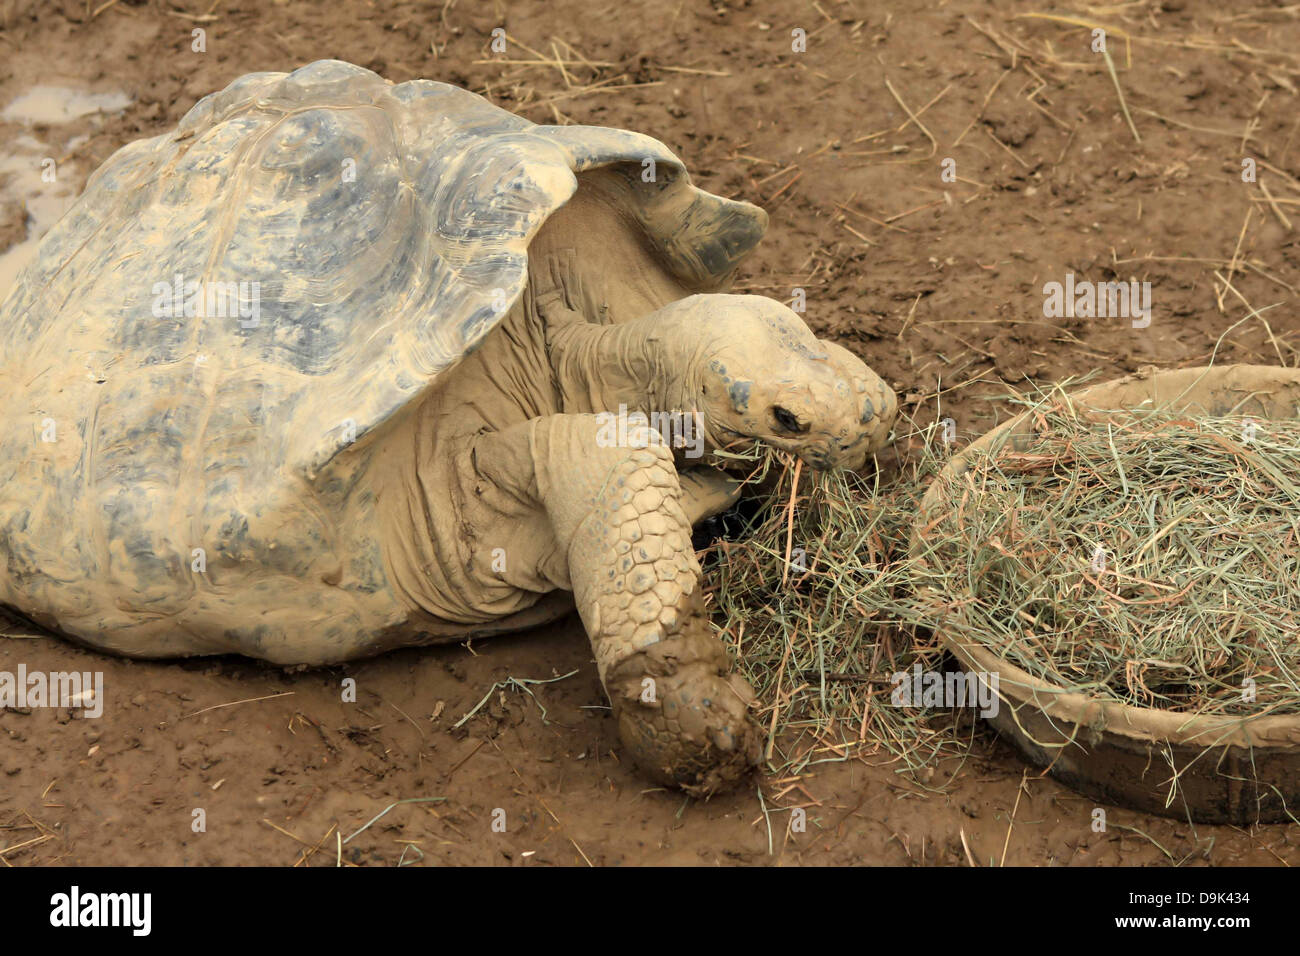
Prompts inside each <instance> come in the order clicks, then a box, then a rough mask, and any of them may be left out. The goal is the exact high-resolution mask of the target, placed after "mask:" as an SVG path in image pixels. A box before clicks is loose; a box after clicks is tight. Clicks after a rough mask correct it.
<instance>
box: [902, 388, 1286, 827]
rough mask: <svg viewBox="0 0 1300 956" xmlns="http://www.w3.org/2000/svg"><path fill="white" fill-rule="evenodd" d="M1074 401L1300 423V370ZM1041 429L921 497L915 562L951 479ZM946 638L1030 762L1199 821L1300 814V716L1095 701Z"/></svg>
mask: <svg viewBox="0 0 1300 956" xmlns="http://www.w3.org/2000/svg"><path fill="white" fill-rule="evenodd" d="M1072 399H1073V401H1074V402H1075V403H1077V404H1078V405H1080V406H1084V407H1087V406H1091V407H1093V408H1097V409H1121V408H1143V409H1150V408H1161V407H1163V408H1167V409H1169V410H1171V411H1185V412H1187V413H1188V414H1189V416H1193V417H1209V416H1213V417H1223V416H1229V415H1243V416H1250V417H1252V418H1257V419H1261V420H1263V419H1281V418H1288V419H1294V418H1297V417H1300V370H1297V369H1288V368H1280V367H1275V366H1262V365H1226V366H1219V367H1214V368H1193V369H1180V370H1178V371H1170V372H1149V373H1139V374H1138V375H1130V376H1128V377H1126V378H1122V379H1117V380H1115V381H1112V382H1106V383H1104V384H1100V385H1095V386H1092V387H1090V388H1087V389H1083V390H1081V391H1079V392H1077V393H1074V394H1073V395H1072ZM1030 431H1031V423H1030V421H1029V420H1028V415H1027V414H1024V415H1020V416H1017V417H1016V418H1013V419H1011V420H1010V421H1008V422H1004V423H1003V424H1002V425H999V426H998V427H997V428H995V429H993V430H992V431H990V432H988V433H987V434H985V435H983V436H982V437H981V438H979V440H977V441H976V442H974V443H973V444H972V445H971V446H970V447H968V448H967V449H965V450H964V451H963V452H962V453H961V454H959V455H956V456H954V457H953V459H952V461H951V462H949V463H948V465H947V467H945V468H944V470H943V472H942V473H941V474H940V475H939V477H938V478H937V479H936V480H935V481H934V483H932V484H931V486H930V488H929V489H928V491H927V492H926V495H925V497H924V498H923V499H922V501H921V508H920V515H919V517H918V519H917V522H916V524H915V525H914V531H913V538H912V552H913V554H914V555H917V554H919V553H920V552H921V550H922V549H921V544H920V543H921V541H922V540H923V533H922V529H925V528H927V527H930V526H931V523H932V522H933V521H934V520H935V518H936V516H938V515H939V514H940V509H942V508H943V507H945V501H944V494H943V491H944V482H945V480H946V479H950V478H953V477H956V476H959V475H961V474H962V473H963V472H964V471H965V470H966V469H967V468H968V467H969V464H968V461H969V458H970V456H971V454H972V453H975V452H982V451H984V450H987V449H990V448H992V447H994V446H996V445H997V444H999V443H1002V442H1005V441H1012V442H1014V441H1015V440H1016V436H1017V435H1026V434H1028V433H1030ZM950 613H952V614H959V613H961V611H960V609H959V608H957V609H954V610H952V611H951V612H950ZM937 633H938V636H939V638H940V640H941V641H942V642H943V644H944V646H945V647H946V648H947V650H948V651H949V652H951V653H952V655H953V656H954V657H955V658H956V659H957V661H958V662H959V664H960V666H961V668H962V669H963V670H966V671H973V672H977V673H986V674H993V673H996V674H997V675H998V684H997V690H998V695H999V697H1000V698H1001V701H1000V705H999V707H998V708H997V713H996V714H995V715H994V716H991V717H989V718H988V719H989V720H990V722H991V723H992V724H993V725H994V726H995V727H996V728H997V729H998V731H999V733H1001V734H1002V735H1003V736H1004V737H1005V738H1007V739H1008V740H1010V741H1011V742H1012V743H1014V745H1015V746H1016V748H1017V749H1018V750H1019V751H1020V752H1021V753H1022V754H1023V755H1024V756H1025V758H1026V759H1028V761H1029V762H1030V763H1032V764H1033V765H1034V766H1037V767H1043V768H1046V769H1047V771H1048V773H1050V774H1051V775H1052V776H1053V777H1056V778H1057V779H1058V780H1060V781H1061V782H1062V783H1064V784H1066V785H1067V786H1069V787H1071V788H1072V789H1074V790H1076V791H1078V792H1080V793H1082V794H1084V795H1086V796H1089V797H1092V798H1094V799H1096V800H1098V801H1101V802H1105V803H1111V804H1117V805H1121V806H1126V807H1131V808H1133V809H1136V810H1142V811H1145V812H1148V813H1157V814H1161V815H1164V816H1170V817H1177V818H1180V819H1185V820H1191V821H1193V822H1203V823H1233V824H1238V825H1248V824H1251V823H1255V822H1260V823H1275V822H1282V821H1286V820H1292V821H1295V820H1296V819H1297V817H1300V715H1273V716H1268V715H1265V716H1224V715H1217V714H1205V715H1197V714H1189V713H1181V712H1176V711H1172V710H1163V709H1157V708H1147V707H1139V706H1133V705H1130V704H1126V703H1122V702H1119V701H1116V700H1113V699H1103V698H1101V697H1092V696H1088V695H1085V694H1082V693H1077V692H1071V691H1068V690H1066V689H1064V688H1062V687H1059V686H1056V685H1053V684H1051V683H1048V682H1045V681H1043V680H1041V679H1039V678H1037V677H1034V676H1032V675H1030V674H1029V673H1028V672H1026V671H1024V670H1022V669H1021V668H1019V667H1017V666H1015V665H1013V664H1011V663H1009V662H1007V661H1006V660H1003V659H1002V658H1001V657H999V656H998V655H997V654H995V653H994V652H993V651H992V650H990V649H989V647H987V646H986V645H984V644H977V643H969V642H964V641H959V640H958V639H957V638H956V637H955V636H954V634H953V633H952V632H951V631H949V632H947V633H945V629H944V628H943V627H942V625H940V626H939V628H938V629H937ZM1296 639H1297V640H1300V634H1297V637H1296ZM1288 811H1289V813H1288ZM1292 814H1293V815H1294V816H1293V815H1292Z"/></svg>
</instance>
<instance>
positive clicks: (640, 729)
mask: <svg viewBox="0 0 1300 956" xmlns="http://www.w3.org/2000/svg"><path fill="white" fill-rule="evenodd" d="M599 431H600V429H599V425H598V423H597V419H596V417H595V416H594V415H554V416H550V417H547V418H541V419H535V420H533V421H531V422H528V423H526V424H524V425H521V426H516V427H515V428H511V429H507V430H506V431H504V432H500V433H496V434H488V435H483V436H481V437H480V438H479V440H478V442H477V443H476V447H475V460H476V465H477V468H478V470H479V472H480V474H482V475H483V476H484V477H487V478H490V479H491V480H492V481H493V482H495V483H497V484H498V485H501V484H509V485H514V486H515V487H520V484H521V483H520V479H521V477H522V476H521V475H520V474H519V473H518V472H519V469H520V466H521V465H522V464H523V459H524V458H525V457H526V456H525V455H524V454H522V448H527V449H528V450H529V451H530V452H531V455H529V456H527V457H531V460H532V475H531V476H529V477H530V479H531V480H529V481H527V482H526V485H527V486H530V487H528V489H527V490H528V491H529V493H530V494H532V495H534V496H535V497H536V500H537V501H538V503H539V504H540V505H541V507H543V508H544V509H545V511H546V513H547V515H548V517H549V518H550V521H551V525H552V527H553V530H554V532H555V536H556V540H557V543H558V545H559V554H560V555H563V556H565V557H566V558H567V569H566V573H567V578H568V580H567V581H561V582H557V583H560V584H561V585H562V586H567V587H569V588H570V589H571V590H572V591H573V594H574V599H575V602H576V604H577V606H578V612H579V614H580V615H581V617H582V621H583V624H584V625H585V626H586V629H587V633H588V635H589V637H590V638H591V644H592V649H593V650H594V652H595V657H596V666H597V670H598V672H599V674H600V678H601V681H602V683H603V684H604V686H605V691H606V693H607V694H608V695H609V698H610V703H611V705H612V707H613V711H614V717H615V719H616V720H617V722H618V728H619V736H620V738H621V739H622V741H623V745H624V747H625V748H626V749H627V750H628V751H630V752H631V755H632V757H633V758H634V759H635V760H636V762H637V763H638V764H639V765H640V766H641V767H642V769H643V770H645V771H646V772H647V773H648V774H650V775H651V776H653V777H654V778H656V779H657V780H659V781H661V782H664V783H671V784H675V785H677V786H680V787H683V788H684V789H686V790H687V791H688V792H691V793H695V794H708V793H712V792H714V791H717V790H720V789H722V788H723V787H725V786H727V785H728V784H730V783H732V782H734V781H736V780H738V779H740V778H741V777H742V776H744V775H745V774H746V773H747V772H748V770H749V768H750V767H751V766H752V765H753V764H754V763H755V762H756V761H757V754H758V744H757V735H756V733H755V729H754V726H753V724H752V723H751V721H750V719H749V715H748V704H749V702H750V700H751V699H752V697H753V691H752V690H751V689H750V687H749V685H748V684H747V683H746V682H745V681H744V679H743V678H741V677H740V676H739V675H737V674H734V673H732V672H731V665H730V661H729V659H728V655H727V650H726V648H725V647H724V646H723V644H722V643H721V642H720V641H719V640H718V639H717V638H716V637H715V636H714V635H713V633H712V629H711V628H710V626H709V622H708V618H707V616H706V614H705V613H704V609H703V604H702V601H701V599H700V580H699V576H700V569H699V564H698V563H697V562H696V560H695V552H694V550H693V549H692V547H691V526H690V523H689V521H688V520H687V517H686V514H685V512H684V511H683V508H682V500H681V499H682V491H681V485H680V483H679V481H678V477H677V472H676V469H675V468H674V467H673V461H672V455H671V453H670V452H669V450H668V448H667V446H666V445H664V444H663V443H662V442H660V441H657V440H655V441H651V439H652V438H657V436H656V435H655V433H654V432H652V431H651V430H650V429H649V428H644V427H642V428H641V429H639V430H638V429H635V428H634V429H630V431H631V432H633V434H629V445H631V446H634V447H626V448H622V447H608V446H606V445H603V444H601V443H600V442H598V441H597V436H598V434H599ZM521 432H522V434H521ZM521 445H522V448H521ZM500 469H509V470H513V471H514V472H515V473H514V474H513V475H507V474H504V473H502V471H501V470H500Z"/></svg>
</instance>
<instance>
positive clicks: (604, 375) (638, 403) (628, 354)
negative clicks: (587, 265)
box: [547, 305, 717, 452]
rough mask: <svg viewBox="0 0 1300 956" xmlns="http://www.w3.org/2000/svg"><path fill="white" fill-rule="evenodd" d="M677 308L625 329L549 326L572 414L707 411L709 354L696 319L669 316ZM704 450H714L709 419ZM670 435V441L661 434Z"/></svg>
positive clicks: (556, 370) (566, 407)
mask: <svg viewBox="0 0 1300 956" xmlns="http://www.w3.org/2000/svg"><path fill="white" fill-rule="evenodd" d="M670 309H672V306H671V305H670V306H667V307H666V308H665V309H664V310H660V311H659V312H656V313H652V314H651V315H649V316H645V317H643V318H640V319H636V320H633V321H631V322H625V323H623V324H621V325H594V324H591V323H588V322H580V321H571V322H564V323H562V324H559V325H556V326H553V327H551V328H550V329H548V331H547V347H548V351H549V353H550V362H551V368H552V371H553V374H554V376H555V382H556V384H557V386H558V388H559V392H560V396H561V405H562V411H564V412H565V413H567V414H583V413H599V412H612V413H614V414H617V413H618V411H619V408H620V406H626V409H627V411H628V412H629V413H631V412H634V411H636V412H641V413H643V414H645V415H646V416H647V417H649V416H651V415H653V414H655V413H673V412H680V413H682V414H684V415H690V414H692V413H694V412H700V413H703V412H704V409H703V408H702V407H701V404H700V400H699V396H700V376H699V374H698V370H699V369H701V368H703V367H704V363H705V362H706V361H707V359H708V354H709V352H710V351H711V349H710V346H711V344H712V340H711V337H710V336H708V335H701V334H700V325H699V321H698V319H694V318H693V317H691V316H686V315H683V316H673V315H671V314H666V313H667V311H668V310H670ZM703 425H704V429H705V434H704V438H705V448H706V451H709V452H711V451H713V450H714V449H715V448H716V447H717V445H716V443H715V436H714V435H713V434H712V433H711V430H710V428H709V422H708V419H707V416H705V417H704V419H703ZM664 437H665V438H667V437H668V436H664Z"/></svg>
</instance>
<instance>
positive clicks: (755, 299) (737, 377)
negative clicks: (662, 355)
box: [673, 295, 898, 470]
mask: <svg viewBox="0 0 1300 956" xmlns="http://www.w3.org/2000/svg"><path fill="white" fill-rule="evenodd" d="M673 307H674V308H681V309H682V310H683V311H684V312H687V313H688V315H687V316H686V317H687V318H688V320H689V327H691V328H692V329H694V330H695V333H696V334H697V335H699V336H701V337H702V339H703V340H702V341H697V343H696V347H695V348H694V349H693V350H691V353H690V354H689V356H688V357H687V356H684V358H685V360H686V366H687V367H686V370H685V371H686V374H685V376H684V379H685V382H684V388H685V389H688V390H690V391H691V392H693V393H694V394H693V398H694V402H693V403H692V404H693V405H694V406H695V407H697V408H698V409H699V410H700V412H701V414H702V417H703V419H704V421H703V424H704V428H705V432H706V435H707V437H708V439H709V442H710V444H711V445H712V446H714V447H725V446H728V445H732V444H735V443H739V444H741V445H743V444H744V442H743V441H742V440H743V439H754V438H761V439H763V441H765V442H767V443H768V444H770V445H772V446H773V447H776V448H780V449H782V450H785V451H789V452H792V453H794V454H795V455H798V456H799V457H800V458H801V459H803V461H804V462H805V463H807V464H808V465H810V466H812V467H813V468H816V469H819V470H821V469H828V468H850V469H857V468H860V467H862V465H863V464H864V463H865V461H866V458H867V455H869V454H870V453H872V452H874V451H876V450H878V449H880V448H881V447H883V446H884V445H885V443H886V441H887V440H888V437H889V432H890V429H891V428H892V427H893V424H894V418H895V417H896V415H897V413H898V401H897V399H896V398H895V396H894V393H893V391H892V390H890V388H889V386H887V385H886V384H885V383H884V381H882V380H881V378H880V376H878V375H877V374H876V373H875V372H873V371H872V370H871V369H870V368H868V367H867V365H866V364H865V363H864V362H863V361H862V360H861V359H859V358H858V357H857V356H855V355H854V354H853V353H852V352H850V351H848V350H847V349H845V348H843V347H841V346H839V345H836V344H835V343H833V342H826V341H823V340H820V339H818V338H817V337H816V336H815V335H813V333H812V330H811V329H809V328H808V326H807V325H806V324H804V322H803V320H802V319H801V318H799V316H798V315H796V314H795V313H794V312H792V311H791V310H790V309H788V308H786V307H785V306H783V305H781V304H780V303H779V302H776V301H774V300H772V299H768V298H765V297H763V296H756V295H696V296H691V297H690V298H688V299H683V300H681V301H680V302H678V303H674V306H673Z"/></svg>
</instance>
